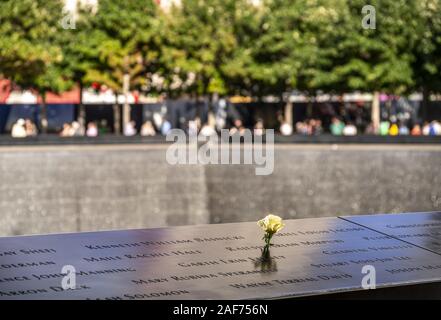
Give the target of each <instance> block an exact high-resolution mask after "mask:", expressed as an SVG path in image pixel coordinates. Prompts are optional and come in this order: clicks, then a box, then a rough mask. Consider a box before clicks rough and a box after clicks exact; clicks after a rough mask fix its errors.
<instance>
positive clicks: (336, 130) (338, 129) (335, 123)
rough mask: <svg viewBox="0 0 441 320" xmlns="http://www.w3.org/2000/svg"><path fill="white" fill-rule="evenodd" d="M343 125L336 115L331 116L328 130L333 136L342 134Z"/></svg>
mask: <svg viewBox="0 0 441 320" xmlns="http://www.w3.org/2000/svg"><path fill="white" fill-rule="evenodd" d="M344 127H345V124H344V123H343V122H342V121H340V119H339V118H337V117H333V118H332V120H331V126H330V130H331V133H332V134H333V135H334V136H341V135H342V134H343V129H344Z"/></svg>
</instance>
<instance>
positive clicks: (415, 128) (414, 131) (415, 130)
mask: <svg viewBox="0 0 441 320" xmlns="http://www.w3.org/2000/svg"><path fill="white" fill-rule="evenodd" d="M410 134H411V135H412V136H420V135H421V134H422V131H421V126H420V125H419V124H415V125H414V126H413V128H412V130H411V131H410Z"/></svg>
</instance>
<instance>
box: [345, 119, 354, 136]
mask: <svg viewBox="0 0 441 320" xmlns="http://www.w3.org/2000/svg"><path fill="white" fill-rule="evenodd" d="M343 135H344V136H356V135H357V127H356V126H354V124H352V123H350V122H349V123H348V124H346V125H345V127H344V128H343Z"/></svg>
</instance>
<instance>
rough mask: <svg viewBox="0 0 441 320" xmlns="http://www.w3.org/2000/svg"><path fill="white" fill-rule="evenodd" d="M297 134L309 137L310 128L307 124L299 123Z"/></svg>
mask: <svg viewBox="0 0 441 320" xmlns="http://www.w3.org/2000/svg"><path fill="white" fill-rule="evenodd" d="M296 132H297V133H298V134H302V135H307V134H308V126H307V125H306V123H304V122H302V121H299V122H297V123H296Z"/></svg>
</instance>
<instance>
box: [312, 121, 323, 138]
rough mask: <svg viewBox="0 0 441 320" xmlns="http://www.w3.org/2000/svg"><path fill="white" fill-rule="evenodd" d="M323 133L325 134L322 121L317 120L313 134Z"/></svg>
mask: <svg viewBox="0 0 441 320" xmlns="http://www.w3.org/2000/svg"><path fill="white" fill-rule="evenodd" d="M322 133H323V126H322V120H320V119H317V120H315V124H314V127H313V128H312V134H314V135H320V134H322Z"/></svg>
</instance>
